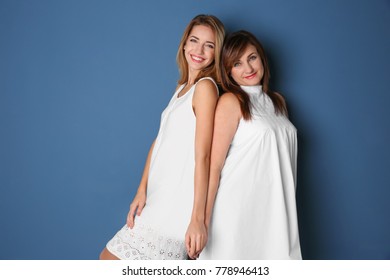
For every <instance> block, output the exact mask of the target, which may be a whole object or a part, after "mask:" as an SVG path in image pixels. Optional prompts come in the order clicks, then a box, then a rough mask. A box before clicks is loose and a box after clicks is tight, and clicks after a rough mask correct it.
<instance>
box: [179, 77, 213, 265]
mask: <svg viewBox="0 0 390 280" xmlns="http://www.w3.org/2000/svg"><path fill="white" fill-rule="evenodd" d="M217 100H218V92H217V89H216V87H215V85H214V83H213V82H212V81H210V80H202V81H200V82H198V84H197V85H196V88H195V93H194V97H193V109H194V113H195V115H196V131H195V171H194V204H193V209H192V215H191V221H190V224H189V226H188V229H187V233H186V247H187V253H188V255H189V257H190V258H197V257H198V256H199V254H200V252H201V251H202V250H203V248H204V246H205V245H206V242H207V231H206V227H205V219H204V218H205V207H206V197H207V188H208V181H209V168H210V154H211V142H212V137H213V127H214V114H215V107H216V104H217Z"/></svg>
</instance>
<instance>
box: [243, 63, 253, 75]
mask: <svg viewBox="0 0 390 280" xmlns="http://www.w3.org/2000/svg"><path fill="white" fill-rule="evenodd" d="M244 67H245V68H244V70H245V73H248V74H250V73H252V72H253V67H252V65H251V64H250V63H245V65H244Z"/></svg>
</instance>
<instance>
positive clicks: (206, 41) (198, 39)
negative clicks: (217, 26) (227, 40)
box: [189, 35, 215, 45]
mask: <svg viewBox="0 0 390 280" xmlns="http://www.w3.org/2000/svg"><path fill="white" fill-rule="evenodd" d="M191 37H193V38H195V39H196V40H199V38H198V37H196V36H194V35H191V36H189V38H191ZM206 43H210V44H213V45H215V43H214V42H212V41H206Z"/></svg>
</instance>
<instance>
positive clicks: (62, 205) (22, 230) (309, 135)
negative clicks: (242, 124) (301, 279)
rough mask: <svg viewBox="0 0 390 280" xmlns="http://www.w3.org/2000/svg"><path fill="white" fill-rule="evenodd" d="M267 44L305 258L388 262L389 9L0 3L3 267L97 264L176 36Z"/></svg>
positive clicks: (307, 2)
mask: <svg viewBox="0 0 390 280" xmlns="http://www.w3.org/2000/svg"><path fill="white" fill-rule="evenodd" d="M198 13H210V14H215V15H217V16H218V17H219V18H220V19H221V20H222V21H224V22H225V24H226V27H227V28H228V29H229V30H230V31H233V30H237V29H248V30H250V31H252V32H253V33H255V34H256V35H257V36H258V37H259V38H260V39H261V41H262V42H263V44H264V45H265V47H266V50H267V52H268V55H269V58H270V63H271V66H272V74H273V76H272V85H273V87H274V89H276V90H278V91H280V92H282V93H284V95H285V96H286V98H287V101H288V104H289V108H290V114H291V119H292V121H293V122H294V124H295V125H296V127H297V128H298V131H299V140H300V143H299V172H298V173H299V177H298V206H299V209H298V210H299V219H300V220H299V222H300V231H301V232H300V233H301V243H302V251H303V256H304V257H305V258H306V259H389V258H390V222H389V219H388V215H389V213H390V203H389V202H388V201H389V198H390V189H389V186H390V185H389V182H390V172H389V167H390V160H389V159H390V152H389V151H390V149H389V146H388V145H389V142H390V138H389V135H390V126H389V123H388V120H389V119H390V113H389V110H388V107H389V104H390V94H389V90H388V80H389V79H388V77H389V65H390V52H389V50H390V32H389V26H390V4H389V1H387V0H377V1H365V0H355V1H346V0H342V1H339V0H331V1H312V0H298V1H287V0H285V1H283V0H276V1H275V0H274V1H250V0H241V1H232V0H225V1H217V0H212V1H195V0H193V1H189V0H188V1H182V0H180V1H157V0H156V1H151V0H146V1H125V0H116V1H108V0H107V1H89V0H83V1H78V0H71V1H51V0H47V1H43V0H42V1H28V0H25V1H22V0H18V1H13V0H1V1H0V259H95V258H97V257H98V254H99V252H100V250H101V249H102V248H103V246H104V245H105V243H106V242H107V241H108V239H109V238H110V237H111V236H112V235H113V234H114V233H115V232H116V231H117V230H118V229H119V227H120V226H121V225H123V223H124V222H125V217H126V214H127V211H128V207H129V203H130V202H131V200H132V197H133V195H134V193H135V190H136V188H137V187H138V181H139V179H140V177H141V172H142V169H143V165H144V161H145V158H146V154H147V152H148V149H149V145H150V143H151V141H152V140H153V139H154V137H155V135H156V134H157V130H158V125H159V118H160V113H161V111H162V110H163V108H164V107H165V106H166V104H167V102H168V100H169V98H170V97H171V94H172V93H173V89H174V88H175V83H176V80H177V78H178V73H177V68H176V63H175V55H176V50H177V46H178V43H179V39H180V36H181V34H182V32H183V30H184V28H185V26H186V24H187V23H188V22H189V20H190V19H191V18H192V17H193V16H195V15H196V14H198Z"/></svg>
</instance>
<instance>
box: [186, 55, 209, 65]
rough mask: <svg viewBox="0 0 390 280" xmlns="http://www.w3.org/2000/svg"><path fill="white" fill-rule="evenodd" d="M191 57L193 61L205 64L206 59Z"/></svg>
mask: <svg viewBox="0 0 390 280" xmlns="http://www.w3.org/2000/svg"><path fill="white" fill-rule="evenodd" d="M190 56H191V59H192V61H194V62H196V63H200V62H203V61H204V60H205V59H204V58H202V57H199V56H196V55H190Z"/></svg>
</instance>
